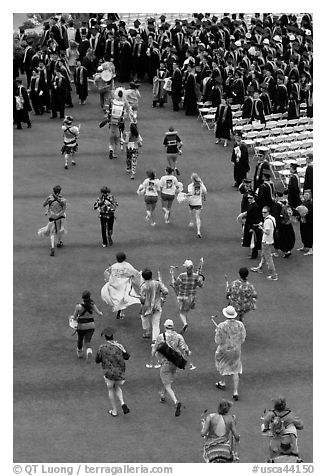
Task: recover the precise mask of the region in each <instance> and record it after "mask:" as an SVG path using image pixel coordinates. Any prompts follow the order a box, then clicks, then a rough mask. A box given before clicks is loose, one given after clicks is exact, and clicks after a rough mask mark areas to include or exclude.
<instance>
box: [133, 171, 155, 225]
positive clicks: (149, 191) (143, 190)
mask: <svg viewBox="0 0 326 476" xmlns="http://www.w3.org/2000/svg"><path fill="white" fill-rule="evenodd" d="M146 175H147V178H146V179H145V180H144V182H143V183H142V184H140V185H139V187H138V190H137V194H138V195H144V199H145V205H146V217H145V220H146V221H148V222H150V224H151V226H155V225H156V222H155V217H154V211H155V207H156V203H157V200H158V195H159V193H160V181H159V179H157V178H155V171H154V170H147V172H146Z"/></svg>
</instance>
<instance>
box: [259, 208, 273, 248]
mask: <svg viewBox="0 0 326 476" xmlns="http://www.w3.org/2000/svg"><path fill="white" fill-rule="evenodd" d="M275 227H276V223H275V218H274V217H272V216H271V215H268V216H267V217H266V218H265V220H264V228H263V237H262V240H261V241H262V243H266V244H267V245H272V244H273V243H274V229H275ZM266 230H270V233H269V234H268V235H267V234H266V233H265V231H266Z"/></svg>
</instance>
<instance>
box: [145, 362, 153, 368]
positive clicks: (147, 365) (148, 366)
mask: <svg viewBox="0 0 326 476" xmlns="http://www.w3.org/2000/svg"><path fill="white" fill-rule="evenodd" d="M145 367H146V368H147V369H152V368H153V364H151V363H149V364H146V365H145Z"/></svg>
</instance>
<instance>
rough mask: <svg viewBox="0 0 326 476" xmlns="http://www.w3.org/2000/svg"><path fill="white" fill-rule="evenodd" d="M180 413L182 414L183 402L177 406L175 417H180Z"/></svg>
mask: <svg viewBox="0 0 326 476" xmlns="http://www.w3.org/2000/svg"><path fill="white" fill-rule="evenodd" d="M180 413H181V402H178V403H177V404H176V406H175V412H174V415H175V416H180Z"/></svg>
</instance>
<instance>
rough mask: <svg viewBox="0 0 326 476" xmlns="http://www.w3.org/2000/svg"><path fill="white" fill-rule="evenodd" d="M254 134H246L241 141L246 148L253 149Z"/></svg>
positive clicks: (253, 132)
mask: <svg viewBox="0 0 326 476" xmlns="http://www.w3.org/2000/svg"><path fill="white" fill-rule="evenodd" d="M255 138H256V132H255V131H252V132H248V133H247V135H246V138H245V139H244V140H243V141H242V142H244V143H245V144H246V146H247V147H250V148H254V146H255Z"/></svg>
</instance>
